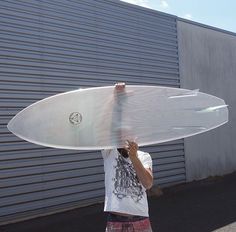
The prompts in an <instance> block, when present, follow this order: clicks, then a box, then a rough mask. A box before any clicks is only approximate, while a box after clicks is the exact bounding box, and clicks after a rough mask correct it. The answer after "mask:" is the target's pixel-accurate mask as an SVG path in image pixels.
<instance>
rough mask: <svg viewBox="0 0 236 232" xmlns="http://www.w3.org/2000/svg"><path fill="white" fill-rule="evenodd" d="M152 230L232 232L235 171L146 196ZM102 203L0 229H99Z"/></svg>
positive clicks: (58, 231) (102, 221) (56, 231)
mask: <svg viewBox="0 0 236 232" xmlns="http://www.w3.org/2000/svg"><path fill="white" fill-rule="evenodd" d="M149 208H150V220H151V223H152V227H153V231H154V232H213V231H214V232H236V172H235V173H232V174H229V175H226V176H223V177H214V178H208V179H205V180H201V181H194V182H191V183H187V184H181V185H178V186H172V187H170V188H165V189H163V194H162V195H161V196H158V197H157V196H151V197H150V198H149ZM105 224H106V216H105V215H104V213H103V204H96V205H92V206H88V207H84V208H79V209H75V210H71V211H67V212H63V213H58V214H54V215H50V216H45V217H40V218H36V219H32V220H28V221H24V222H18V223H15V224H10V225H5V226H1V227H0V231H1V232H103V231H104V230H105Z"/></svg>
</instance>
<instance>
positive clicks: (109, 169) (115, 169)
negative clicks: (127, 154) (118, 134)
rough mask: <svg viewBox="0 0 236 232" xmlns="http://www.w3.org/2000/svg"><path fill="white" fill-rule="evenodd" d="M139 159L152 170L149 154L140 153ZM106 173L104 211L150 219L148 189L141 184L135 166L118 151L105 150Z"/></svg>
mask: <svg viewBox="0 0 236 232" xmlns="http://www.w3.org/2000/svg"><path fill="white" fill-rule="evenodd" d="M137 153H138V158H139V160H140V161H141V162H142V164H143V166H144V167H145V168H151V169H152V159H151V156H150V155H149V154H148V153H145V152H142V151H138V152H137ZM102 156H103V159H104V171H105V189H106V195H105V204H104V211H106V212H119V213H125V214H131V215H138V216H144V217H148V202H147V195H146V189H145V188H144V187H143V185H142V184H141V182H139V180H138V178H137V175H136V172H135V170H134V167H133V164H132V162H131V160H130V159H129V158H124V157H123V156H122V155H120V153H119V152H118V150H117V149H113V150H103V151H102Z"/></svg>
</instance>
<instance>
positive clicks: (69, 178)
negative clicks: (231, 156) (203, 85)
mask: <svg viewBox="0 0 236 232" xmlns="http://www.w3.org/2000/svg"><path fill="white" fill-rule="evenodd" d="M0 13H1V14H0V46H1V50H0V75H1V76H0V90H1V92H0V99H1V100H0V120H1V123H0V143H1V146H0V189H1V191H0V224H4V223H8V222H11V221H14V220H20V219H25V218H29V217H34V216H39V215H45V214H48V213H52V212H56V211H60V210H66V209H69V208H73V207H78V206H82V205H86V204H90V203H95V202H98V201H101V200H103V197H104V182H103V181H104V180H103V178H104V174H103V162H102V157H101V155H100V152H99V151H98V152H80V151H78V152H77V151H70V150H59V149H51V148H46V147H40V146H36V145H33V144H30V143H28V142H25V141H22V140H20V139H19V138H17V137H15V136H14V135H12V134H11V133H9V131H8V130H7V128H6V125H7V123H8V121H9V120H10V119H11V118H12V117H13V116H14V115H15V114H16V113H17V112H19V111H20V110H22V109H23V108H24V107H26V106H28V105H30V104H31V103H33V102H36V101H38V100H40V99H42V98H45V97H48V96H51V95H54V94H57V93H60V92H64V91H68V90H74V89H77V88H80V87H91V86H104V85H113V84H114V83H116V82H119V81H125V82H126V83H127V84H146V85H164V86H172V87H179V86H180V81H179V61H178V44H177V28H176V25H177V21H176V17H175V16H170V15H167V14H163V13H160V12H156V11H153V10H149V9H143V8H141V7H137V6H133V5H130V4H126V3H123V2H120V1H116V0H109V1H107V0H96V1H95V0H80V1H66V0H50V1H49V0H45V1H37V0H31V1H1V2H0ZM144 150H146V151H148V152H150V153H151V155H152V157H153V164H154V177H155V184H158V185H172V184H176V183H179V182H184V181H185V159H184V146H183V140H180V141H175V142H171V143H167V144H162V145H160V146H150V147H146V148H145V149H144Z"/></svg>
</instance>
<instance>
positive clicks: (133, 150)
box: [125, 140, 138, 158]
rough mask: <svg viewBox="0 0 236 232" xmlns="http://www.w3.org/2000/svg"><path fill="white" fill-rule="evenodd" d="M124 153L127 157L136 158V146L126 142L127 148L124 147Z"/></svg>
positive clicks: (133, 143) (131, 142)
mask: <svg viewBox="0 0 236 232" xmlns="http://www.w3.org/2000/svg"><path fill="white" fill-rule="evenodd" d="M125 149H126V151H127V152H128V154H129V157H130V158H132V157H136V156H137V151H138V144H137V143H135V142H133V141H129V140H127V146H126V147H125Z"/></svg>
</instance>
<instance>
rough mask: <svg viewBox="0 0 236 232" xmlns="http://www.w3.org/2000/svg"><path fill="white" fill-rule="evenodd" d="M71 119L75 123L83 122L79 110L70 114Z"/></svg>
mask: <svg viewBox="0 0 236 232" xmlns="http://www.w3.org/2000/svg"><path fill="white" fill-rule="evenodd" d="M69 121H70V123H71V124H73V125H79V124H80V123H81V122H82V115H81V114H80V113H79V112H73V113H71V114H70V116H69Z"/></svg>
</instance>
